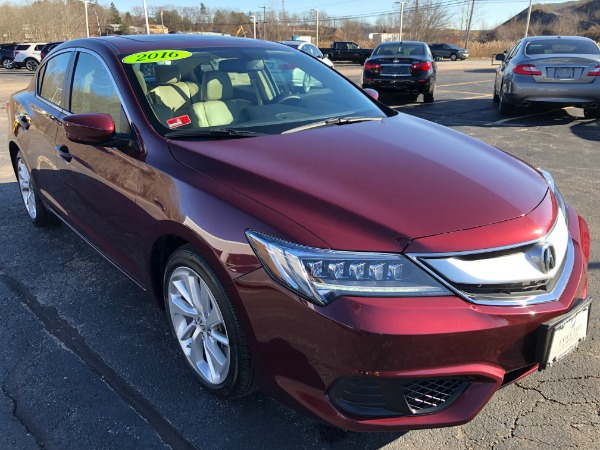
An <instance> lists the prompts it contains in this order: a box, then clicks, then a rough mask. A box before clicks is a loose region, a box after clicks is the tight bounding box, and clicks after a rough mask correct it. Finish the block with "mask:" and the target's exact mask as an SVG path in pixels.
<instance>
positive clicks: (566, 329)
mask: <svg viewBox="0 0 600 450" xmlns="http://www.w3.org/2000/svg"><path fill="white" fill-rule="evenodd" d="M591 304H592V299H591V298H589V297H588V298H587V299H585V300H581V301H580V302H579V304H577V306H575V308H573V309H571V311H569V312H568V313H566V314H564V315H562V316H559V317H557V318H555V319H553V320H550V321H549V322H546V323H544V324H542V325H541V326H540V328H539V335H538V343H537V348H536V359H537V361H538V363H539V364H540V370H542V369H546V368H547V367H550V366H552V365H553V364H554V363H556V362H557V361H558V360H560V359H562V358H563V357H564V356H566V355H568V354H569V353H571V352H572V351H573V350H575V349H576V348H577V346H578V345H579V343H580V342H582V341H584V340H585V338H586V336H587V332H588V328H589V320H590V309H591Z"/></svg>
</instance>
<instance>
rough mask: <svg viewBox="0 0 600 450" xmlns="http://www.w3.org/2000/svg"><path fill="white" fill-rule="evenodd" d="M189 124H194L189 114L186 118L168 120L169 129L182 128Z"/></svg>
mask: <svg viewBox="0 0 600 450" xmlns="http://www.w3.org/2000/svg"><path fill="white" fill-rule="evenodd" d="M189 123H192V121H191V120H190V116H188V115H187V114H186V115H185V116H179V117H173V118H172V119H168V120H167V125H169V128H177V127H182V126H184V125H187V124H189Z"/></svg>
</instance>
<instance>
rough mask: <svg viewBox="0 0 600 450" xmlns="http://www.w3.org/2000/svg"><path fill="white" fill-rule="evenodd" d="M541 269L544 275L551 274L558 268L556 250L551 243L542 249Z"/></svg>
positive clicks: (547, 243)
mask: <svg viewBox="0 0 600 450" xmlns="http://www.w3.org/2000/svg"><path fill="white" fill-rule="evenodd" d="M540 262H541V266H542V267H541V269H542V271H543V272H544V273H549V272H551V271H552V270H553V269H554V267H556V250H554V246H553V245H552V244H550V243H549V242H546V243H545V244H544V246H543V247H542V260H541V261H540Z"/></svg>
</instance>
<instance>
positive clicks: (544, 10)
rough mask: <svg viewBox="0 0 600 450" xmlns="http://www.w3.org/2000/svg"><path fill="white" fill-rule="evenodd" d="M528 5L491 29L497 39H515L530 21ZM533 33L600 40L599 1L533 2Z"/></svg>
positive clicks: (530, 28) (531, 23)
mask: <svg viewBox="0 0 600 450" xmlns="http://www.w3.org/2000/svg"><path fill="white" fill-rule="evenodd" d="M527 11H528V8H525V9H524V10H523V11H521V12H520V13H519V14H517V15H516V16H514V17H512V18H511V19H509V20H507V21H506V22H504V23H503V24H502V25H500V26H498V27H497V28H496V29H494V30H493V31H491V32H490V34H491V35H492V36H491V37H493V38H495V39H514V38H515V37H516V36H519V35H520V34H522V32H523V29H524V24H525V22H526V21H527ZM529 30H530V32H529V34H530V35H548V34H562V35H568V34H576V35H582V36H588V37H590V38H592V39H596V40H600V0H579V1H571V2H564V3H553V4H537V5H533V10H532V12H531V22H530V26H529Z"/></svg>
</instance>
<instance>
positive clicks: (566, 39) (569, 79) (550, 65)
mask: <svg viewBox="0 0 600 450" xmlns="http://www.w3.org/2000/svg"><path fill="white" fill-rule="evenodd" d="M496 59H497V60H500V61H502V62H501V64H500V66H499V67H498V69H497V70H496V79H495V83H494V101H495V102H498V104H499V107H498V109H499V111H500V114H502V115H510V114H513V113H515V112H517V109H519V108H527V107H529V106H531V105H534V104H547V105H549V106H577V107H580V108H583V111H584V116H585V118H589V119H591V118H597V117H599V116H600V49H599V48H598V45H596V43H595V42H594V41H592V40H591V39H588V38H585V37H580V36H535V37H527V38H523V39H521V40H520V41H519V42H517V44H516V45H515V46H514V47H513V48H512V49H510V51H508V52H507V53H505V54H500V55H497V56H496Z"/></svg>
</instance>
